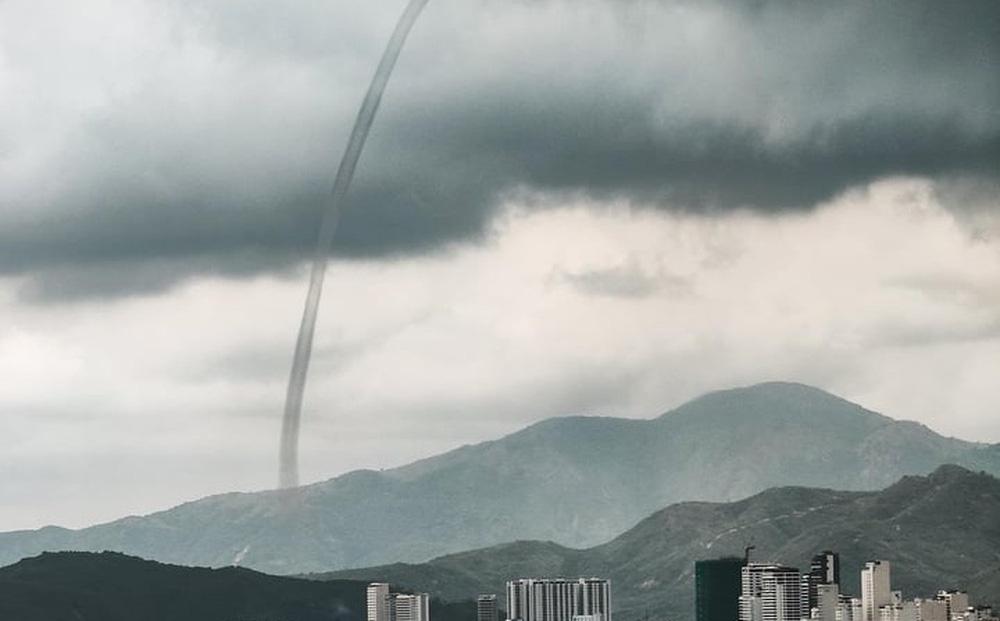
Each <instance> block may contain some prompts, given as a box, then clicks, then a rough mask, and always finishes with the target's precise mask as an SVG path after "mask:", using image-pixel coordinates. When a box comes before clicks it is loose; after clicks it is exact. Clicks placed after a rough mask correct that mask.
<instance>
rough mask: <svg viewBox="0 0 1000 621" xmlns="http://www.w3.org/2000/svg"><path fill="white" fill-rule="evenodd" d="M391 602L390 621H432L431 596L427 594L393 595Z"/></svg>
mask: <svg viewBox="0 0 1000 621" xmlns="http://www.w3.org/2000/svg"><path fill="white" fill-rule="evenodd" d="M389 602H390V606H389V616H390V621H430V618H431V612H430V596H429V595H427V593H414V594H412V595H407V594H402V593H393V594H392V595H390V596H389Z"/></svg>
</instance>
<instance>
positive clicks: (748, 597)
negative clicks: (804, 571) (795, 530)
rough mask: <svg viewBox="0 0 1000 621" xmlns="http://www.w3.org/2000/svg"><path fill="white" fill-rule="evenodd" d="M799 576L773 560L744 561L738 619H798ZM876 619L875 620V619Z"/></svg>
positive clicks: (799, 600) (751, 620)
mask: <svg viewBox="0 0 1000 621" xmlns="http://www.w3.org/2000/svg"><path fill="white" fill-rule="evenodd" d="M801 582H802V576H801V574H800V573H799V570H798V569H795V568H794V567H784V566H782V565H777V564H774V563H750V564H749V565H745V566H744V567H743V570H742V575H741V579H740V585H741V588H740V600H739V606H740V621H800V619H802V618H803V617H808V615H803V614H802V597H801V589H800V585H801ZM876 621H877V620H876Z"/></svg>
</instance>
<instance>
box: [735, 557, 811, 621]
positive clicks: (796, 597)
mask: <svg viewBox="0 0 1000 621" xmlns="http://www.w3.org/2000/svg"><path fill="white" fill-rule="evenodd" d="M801 582H802V577H801V574H800V573H799V570H798V569H796V568H794V567H785V566H783V565H777V564H773V563H750V564H749V565H746V566H744V567H743V568H742V574H741V577H740V621H800V619H802V617H803V616H808V615H803V614H802V597H801Z"/></svg>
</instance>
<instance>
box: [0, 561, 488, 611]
mask: <svg viewBox="0 0 1000 621" xmlns="http://www.w3.org/2000/svg"><path fill="white" fill-rule="evenodd" d="M366 586H367V583H365V582H355V581H350V580H336V581H331V582H315V581H309V580H298V579H294V578H287V577H279V576H269V575H267V574H261V573H257V572H255V571H250V570H248V569H241V568H236V567H227V568H224V569H206V568H198V567H180V566H176V565H165V564H162V563H156V562H153V561H147V560H142V559H139V558H135V557H131V556H126V555H124V554H118V553H111V552H104V553H99V554H98V553H92V552H59V553H46V554H42V555H40V556H37V557H33V558H29V559H24V560H22V561H20V562H18V563H16V564H14V565H10V566H8V567H3V568H0V619H9V620H11V621H131V620H133V619H143V620H144V621H177V620H178V619H184V621H235V620H239V621H274V620H276V619H294V620H295V621H364V620H365V618H366V608H365V607H366V602H365V587H366ZM431 614H432V618H433V619H434V620H435V621H468V620H469V619H470V618H471V617H473V616H474V615H475V603H474V602H467V603H458V604H443V603H442V602H440V601H437V600H433V601H432V602H431Z"/></svg>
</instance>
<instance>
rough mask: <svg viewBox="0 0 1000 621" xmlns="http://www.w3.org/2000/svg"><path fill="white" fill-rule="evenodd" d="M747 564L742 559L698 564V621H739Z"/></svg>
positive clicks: (696, 589) (733, 558)
mask: <svg viewBox="0 0 1000 621" xmlns="http://www.w3.org/2000/svg"><path fill="white" fill-rule="evenodd" d="M745 564H746V561H745V560H744V559H742V558H739V557H735V556H733V557H728V558H720V559H715V560H711V561H695V563H694V589H695V619H696V620H697V621H739V618H740V571H741V570H742V569H743V566H744V565H745Z"/></svg>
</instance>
